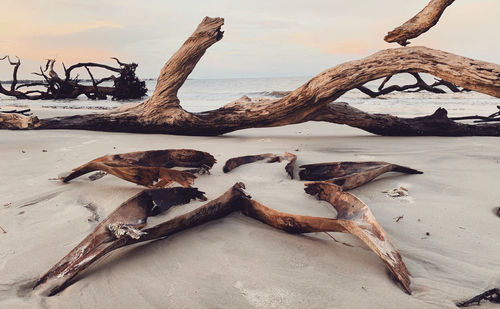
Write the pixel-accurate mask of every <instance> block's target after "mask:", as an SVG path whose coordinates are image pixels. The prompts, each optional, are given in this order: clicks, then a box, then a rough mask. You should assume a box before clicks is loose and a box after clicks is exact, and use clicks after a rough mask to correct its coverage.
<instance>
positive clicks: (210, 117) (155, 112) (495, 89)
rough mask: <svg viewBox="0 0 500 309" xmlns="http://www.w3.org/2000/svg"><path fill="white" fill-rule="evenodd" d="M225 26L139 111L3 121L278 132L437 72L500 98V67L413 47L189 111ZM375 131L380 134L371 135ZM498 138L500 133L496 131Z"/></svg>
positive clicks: (206, 27) (184, 59) (193, 41)
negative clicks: (183, 100) (198, 76)
mask: <svg viewBox="0 0 500 309" xmlns="http://www.w3.org/2000/svg"><path fill="white" fill-rule="evenodd" d="M222 24H223V19H221V18H208V17H206V18H205V19H204V20H203V21H202V23H201V24H200V25H199V26H198V28H197V29H196V31H195V32H194V33H193V34H192V35H191V37H190V38H188V39H187V40H186V42H185V43H184V44H183V45H182V47H181V48H180V49H179V51H178V52H176V53H175V54H174V55H173V56H172V58H171V59H170V60H169V61H168V62H167V63H166V64H165V66H164V67H163V69H162V73H161V74H160V77H159V80H158V84H157V87H156V89H155V92H154V94H153V96H152V97H151V98H150V99H148V100H146V101H145V102H143V103H141V104H139V105H137V106H134V107H122V108H118V109H116V110H114V111H111V112H108V113H103V114H92V115H79V116H71V117H56V118H47V119H41V120H39V119H38V118H36V117H32V118H30V119H29V120H26V119H24V120H23V121H24V122H23V123H21V122H20V120H19V119H14V120H10V121H7V120H4V121H3V122H0V128H16V127H18V128H27V129H31V128H35V129H87V130H103V131H123V132H147V133H168V134H181V135H219V134H224V133H227V132H231V131H235V130H240V129H246V128H256V127H274V126H282V125H288V124H294V123H301V122H306V121H310V120H318V119H320V120H322V121H328V120H325V119H329V117H325V116H324V115H321V114H322V113H325V112H326V111H327V108H326V106H327V105H328V104H329V103H330V102H333V101H335V100H336V99H338V98H339V97H341V96H342V95H343V94H344V93H345V92H347V91H349V90H350V89H353V88H356V87H358V86H360V85H363V84H365V83H366V82H368V81H371V80H375V79H379V78H383V77H386V76H390V75H394V74H397V73H402V72H412V73H415V72H425V73H430V74H433V75H435V76H437V77H439V78H441V79H443V80H446V81H449V82H451V83H453V84H455V85H457V86H459V87H464V88H467V89H470V90H474V91H478V92H482V93H485V94H489V95H492V96H495V97H500V66H499V65H496V64H493V63H488V62H483V61H478V60H473V59H470V58H466V57H461V56H458V55H454V54H451V53H447V52H444V51H439V50H434V49H430V48H426V47H410V48H395V49H387V50H382V51H380V52H378V53H375V54H373V55H371V56H368V57H366V58H363V59H360V60H356V61H351V62H347V63H344V64H341V65H338V66H336V67H334V68H331V69H328V70H326V71H324V72H322V73H320V74H319V75H317V76H315V77H313V78H312V79H311V80H309V81H308V82H307V83H305V84H304V85H302V86H301V87H299V88H297V89H296V90H294V91H292V92H291V93H289V94H288V95H286V96H284V97H282V98H280V99H276V100H257V101H252V100H250V99H249V98H248V97H242V98H241V99H239V100H236V101H234V102H231V103H229V104H227V105H225V106H224V107H221V108H219V109H216V110H212V111H207V112H201V113H189V112H186V111H185V110H183V109H182V107H181V106H180V102H179V99H178V98H177V91H178V90H179V88H180V87H181V86H182V84H183V82H184V81H185V80H186V78H187V76H188V75H189V73H190V72H191V71H192V69H193V68H194V66H195V65H196V63H197V62H198V61H199V59H200V58H201V56H202V55H203V54H204V52H205V50H206V49H207V48H208V47H210V46H211V45H212V44H214V43H215V42H217V41H218V40H220V39H221V38H222V31H221V30H220V28H221V26H222ZM329 111H330V113H327V114H331V113H332V112H334V111H333V110H331V109H329ZM333 116H336V115H333ZM348 116H349V117H347V119H341V118H340V117H334V118H335V119H336V123H345V124H349V125H354V126H357V127H362V126H363V125H359V124H358V122H357V121H353V118H352V117H350V115H348ZM2 117H3V114H0V119H1V118H2ZM358 121H360V122H362V121H363V120H362V119H358ZM26 123H29V125H26ZM23 124H24V126H23ZM433 129H434V128H433ZM375 131H377V130H372V132H375ZM379 131H383V132H384V133H385V134H386V135H399V134H400V133H399V132H396V133H395V134H393V133H392V132H391V131H390V130H386V128H384V129H382V130H379ZM428 131H430V132H432V134H430V135H435V133H434V132H435V130H423V131H422V132H424V134H425V132H428ZM489 132H490V133H491V132H493V131H489ZM425 135H427V134H425ZM449 135H452V134H449ZM455 135H460V134H455ZM492 135H498V132H497V131H494V134H492Z"/></svg>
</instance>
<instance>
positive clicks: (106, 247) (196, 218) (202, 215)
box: [34, 183, 410, 295]
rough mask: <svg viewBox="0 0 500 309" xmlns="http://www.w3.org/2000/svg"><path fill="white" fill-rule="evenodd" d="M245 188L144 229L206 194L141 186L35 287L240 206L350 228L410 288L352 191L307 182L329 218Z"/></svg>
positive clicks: (303, 226)
mask: <svg viewBox="0 0 500 309" xmlns="http://www.w3.org/2000/svg"><path fill="white" fill-rule="evenodd" d="M244 188H245V186H244V184H242V183H236V184H235V185H234V186H233V187H232V188H230V189H229V190H228V191H226V192H225V193H224V194H223V195H221V196H220V197H218V198H217V199H215V200H213V201H210V202H208V203H207V204H205V205H203V206H200V207H199V208H197V209H195V210H193V211H190V212H188V213H186V214H183V215H180V216H177V217H175V218H173V219H171V220H168V221H165V222H163V223H160V224H158V225H155V226H153V227H150V228H145V227H146V223H147V218H148V217H149V216H151V215H154V214H156V213H160V212H163V211H165V210H167V209H168V208H170V207H171V206H173V205H178V204H183V203H187V202H189V200H190V199H195V198H200V199H204V196H203V193H202V192H199V191H198V190H197V189H194V188H170V189H154V190H145V191H143V192H141V193H139V194H138V195H137V196H135V197H133V198H131V199H130V200H128V201H126V202H125V203H123V204H122V205H121V206H120V207H118V208H117V209H116V210H115V211H114V212H113V213H111V215H109V216H108V218H106V219H105V220H104V221H103V222H101V224H99V226H98V227H97V228H96V229H95V230H94V231H93V232H92V233H91V234H90V235H89V236H87V237H86V238H85V239H84V240H83V241H82V242H81V243H80V244H79V245H78V246H77V247H75V248H74V249H73V250H72V251H71V252H70V253H69V254H68V255H66V256H65V257H64V258H63V259H62V260H61V261H60V262H58V263H57V264H56V265H55V266H53V267H52V268H51V269H50V270H49V271H48V272H47V273H46V274H45V275H43V276H42V277H41V278H40V280H38V281H37V283H36V284H35V286H34V288H37V287H38V286H41V285H42V286H43V287H44V289H45V290H46V291H47V293H48V294H49V295H54V294H56V293H58V292H59V291H61V290H62V289H64V288H65V287H66V286H68V285H69V284H70V280H71V279H72V278H74V277H75V276H76V275H78V274H79V273H80V272H81V271H83V270H84V269H86V268H87V267H89V266H90V265H91V264H92V263H93V262H95V261H96V260H98V259H99V258H101V257H103V256H104V255H106V254H107V253H109V252H111V251H113V250H116V249H118V248H120V247H123V246H127V245H131V244H135V243H139V242H144V241H149V240H154V239H159V238H164V237H166V236H169V235H172V234H174V233H177V232H179V231H182V230H185V229H188V228H191V227H194V226H198V225H200V224H203V223H206V222H208V221H211V220H215V219H218V218H222V217H224V216H226V215H228V214H229V213H232V212H234V211H239V210H241V211H242V212H243V213H244V214H245V215H247V216H249V217H252V218H255V219H257V220H259V221H261V222H263V223H266V224H268V225H270V226H272V227H275V228H277V229H281V230H283V231H286V232H289V233H310V232H326V231H329V232H344V233H351V234H353V235H355V236H357V237H358V238H360V239H361V240H362V241H364V242H365V243H366V244H367V245H368V246H369V247H370V248H371V249H372V250H373V251H374V252H375V253H376V254H377V255H378V256H379V257H380V258H381V259H382V260H383V262H384V263H385V264H386V265H387V267H388V268H389V269H390V271H391V272H392V273H393V274H394V275H395V276H396V278H397V279H398V281H399V282H401V284H402V285H403V287H404V289H405V290H406V291H407V292H408V293H410V289H409V283H410V279H409V277H408V271H407V270H406V267H405V265H404V263H403V261H402V260H401V256H400V255H399V253H398V252H397V250H396V249H395V248H394V246H393V245H392V243H391V242H390V240H389V239H388V238H387V235H386V234H385V232H384V230H383V229H382V228H381V227H380V225H379V224H378V223H377V221H376V220H375V218H374V217H373V215H372V214H371V212H370V210H369V209H368V207H367V206H366V205H364V204H363V203H362V202H361V201H359V200H358V199H357V198H356V197H354V196H353V195H350V194H348V193H343V192H342V191H341V189H340V187H337V186H335V185H333V184H330V183H311V184H308V187H307V188H306V192H308V193H309V194H313V195H316V194H318V195H319V198H320V199H324V200H326V201H328V202H330V203H332V205H333V206H334V207H335V209H336V210H337V213H338V216H337V218H336V219H331V218H320V217H309V216H299V215H293V214H287V213H281V212H278V211H275V210H273V209H271V208H268V207H267V206H265V205H263V204H260V203H258V202H256V201H254V200H251V198H250V196H249V195H247V194H246V193H245V192H244V191H243V189H244ZM172 195H173V197H172ZM155 209H156V210H157V212H156V213H155ZM40 288H41V287H40Z"/></svg>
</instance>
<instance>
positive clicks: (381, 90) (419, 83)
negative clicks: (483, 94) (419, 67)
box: [356, 73, 469, 98]
mask: <svg viewBox="0 0 500 309" xmlns="http://www.w3.org/2000/svg"><path fill="white" fill-rule="evenodd" d="M410 74H411V75H412V76H413V77H414V78H415V79H416V82H415V83H414V84H409V85H403V86H400V85H391V86H387V87H385V85H386V83H387V82H388V81H389V79H390V78H391V77H392V75H390V76H387V77H386V78H385V79H384V80H383V81H382V83H381V84H380V86H379V87H378V91H373V90H371V89H370V88H368V87H366V86H364V85H362V86H358V87H356V88H357V89H358V90H359V91H361V92H363V93H364V94H366V95H368V96H370V97H372V98H376V97H379V96H381V95H385V94H389V93H391V92H395V91H407V92H419V91H429V92H433V93H446V91H444V90H443V89H441V88H439V86H445V87H447V88H448V89H450V90H451V91H452V92H465V91H469V90H468V89H466V88H459V87H457V86H455V85H454V84H453V83H450V82H448V81H445V80H442V79H436V81H435V82H434V83H432V84H430V85H429V84H428V83H426V82H425V81H424V80H423V79H422V77H421V76H420V74H418V73H410Z"/></svg>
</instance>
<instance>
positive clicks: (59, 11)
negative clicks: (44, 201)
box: [0, 0, 500, 80]
mask: <svg viewBox="0 0 500 309" xmlns="http://www.w3.org/2000/svg"><path fill="white" fill-rule="evenodd" d="M427 2H428V0H411V1H401V0H378V1H366V0H350V1H346V0H322V1H316V0H309V1H303V0H300V1H296V0H264V1H263V0H239V1H234V0H217V1H194V0H178V1H165V0H143V1H133V0H106V1H102V0H99V1H97V0H78V1H73V0H45V1H33V0H23V1H19V0H2V10H1V11H0V32H1V35H0V56H3V55H5V54H8V55H18V56H19V57H20V58H21V60H22V63H23V64H22V66H21V70H20V77H22V78H30V77H32V76H31V75H30V72H33V71H36V70H37V68H38V66H39V65H40V64H42V63H44V59H46V58H54V57H56V58H57V61H58V63H59V65H60V63H61V62H62V61H64V62H65V63H66V64H69V63H75V62H80V61H99V62H105V63H112V61H111V60H109V57H112V56H116V57H119V58H120V59H121V60H123V61H134V62H137V63H139V68H138V74H139V76H141V77H143V78H147V77H156V76H157V75H158V72H159V71H160V69H161V67H162V66H163V64H164V63H165V61H166V60H167V59H168V58H169V57H170V55H171V54H172V53H174V52H175V51H176V50H177V49H178V47H179V46H180V45H181V44H182V43H183V42H184V40H185V39H186V38H187V37H188V36H189V35H190V34H191V33H192V32H193V30H194V29H195V28H196V26H197V25H198V23H199V22H200V21H201V19H202V18H203V17H204V16H211V17H216V16H220V17H224V18H225V25H224V27H223V30H225V34H224V39H223V40H222V41H220V42H218V43H216V44H215V45H214V46H212V47H211V48H210V49H209V50H208V52H207V53H206V55H205V56H204V57H203V59H202V60H201V62H200V63H199V64H198V66H197V68H196V69H195V71H194V72H193V73H192V75H191V77H192V78H229V77H264V76H266V77H267V76H310V75H315V74H317V73H319V72H321V71H323V70H325V69H327V68H329V67H332V66H334V65H336V64H339V63H341V62H344V61H347V60H352V59H357V58H361V57H364V56H367V55H369V54H371V53H374V52H376V51H377V50H380V49H384V48H391V47H396V45H394V44H388V43H385V42H384V41H383V37H384V35H385V34H386V33H387V32H388V31H389V30H392V29H393V28H394V27H395V26H397V25H400V24H401V23H402V22H404V21H406V20H407V19H408V18H410V17H411V16H413V15H414V14H415V13H417V12H418V11H420V10H421V9H422V8H423V7H424V6H425V5H426V4H427ZM499 17H500V1H499V0H457V1H455V3H454V4H452V5H451V6H450V7H449V8H448V9H447V10H446V11H445V13H444V15H443V17H442V18H441V21H440V23H438V25H437V26H435V27H434V28H432V29H431V30H430V31H429V32H428V33H426V34H424V35H423V36H422V37H420V38H417V39H414V40H413V41H412V45H425V46H428V47H433V48H437V49H442V50H446V51H450V52H453V53H456V54H459V55H463V56H468V57H472V58H476V59H481V60H486V61H491V62H496V63H500V52H499V51H500V35H499V29H500V18H499ZM83 75H85V73H84V72H82V76H83ZM97 75H98V74H97ZM10 78H11V68H10V67H9V66H8V65H7V64H6V63H5V62H2V63H0V79H1V80H6V79H10Z"/></svg>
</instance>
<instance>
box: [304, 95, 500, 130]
mask: <svg viewBox="0 0 500 309" xmlns="http://www.w3.org/2000/svg"><path fill="white" fill-rule="evenodd" d="M311 120H315V121H326V122H333V123H338V124H346V125H349V126H352V127H356V128H359V129H362V130H365V131H367V132H370V133H373V134H378V135H386V136H500V123H488V124H487V123H482V124H477V125H473V124H467V123H460V122H457V121H453V120H452V119H450V118H448V112H447V111H446V109H444V108H438V109H437V110H436V111H435V112H434V114H432V115H429V116H423V117H415V118H402V117H397V116H393V115H389V114H370V113H366V112H363V111H362V110H359V109H357V108H355V107H352V106H349V104H347V103H342V102H338V103H335V102H334V103H330V104H328V105H327V106H326V107H324V108H323V109H321V110H319V111H317V112H316V113H314V114H313V115H311Z"/></svg>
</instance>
